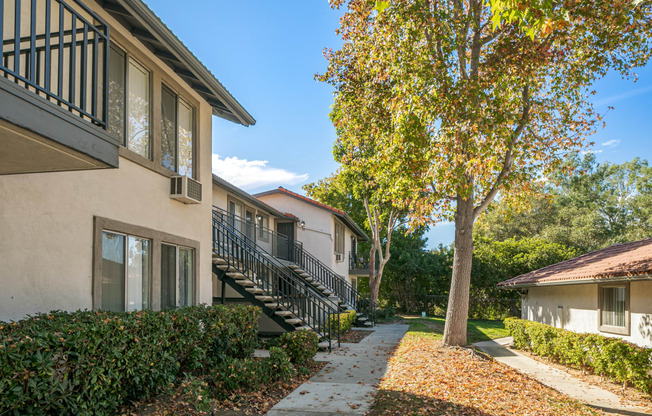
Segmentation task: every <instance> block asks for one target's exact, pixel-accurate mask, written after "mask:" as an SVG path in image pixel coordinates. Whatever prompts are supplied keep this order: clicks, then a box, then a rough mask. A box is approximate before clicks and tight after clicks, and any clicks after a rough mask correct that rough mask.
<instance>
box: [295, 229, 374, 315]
mask: <svg viewBox="0 0 652 416" xmlns="http://www.w3.org/2000/svg"><path fill="white" fill-rule="evenodd" d="M290 247H291V251H292V253H293V254H292V258H293V261H294V263H296V264H297V265H299V266H300V267H301V268H302V269H303V270H305V271H306V272H308V273H309V274H310V275H311V276H312V277H313V278H314V279H315V280H317V281H318V282H319V283H321V284H322V285H324V286H326V287H327V288H328V289H330V290H331V291H332V292H333V295H335V296H337V297H338V298H340V299H341V300H342V301H344V302H346V303H347V304H349V305H350V306H351V307H352V308H354V309H355V310H356V311H357V312H359V313H366V314H368V316H369V318H370V319H371V320H372V321H375V317H376V304H375V303H374V302H372V301H371V299H369V298H368V297H366V296H364V295H362V294H361V293H360V292H358V290H357V289H356V288H354V287H353V286H352V285H351V284H350V283H349V282H348V281H346V279H345V278H344V277H342V276H340V275H339V274H337V273H335V272H334V271H333V270H331V269H330V268H329V267H328V266H326V265H325V264H324V263H322V262H321V261H320V260H319V259H318V258H316V257H315V256H313V255H312V254H310V253H309V252H308V251H306V250H305V249H304V248H303V245H301V244H293V243H292V242H290Z"/></svg>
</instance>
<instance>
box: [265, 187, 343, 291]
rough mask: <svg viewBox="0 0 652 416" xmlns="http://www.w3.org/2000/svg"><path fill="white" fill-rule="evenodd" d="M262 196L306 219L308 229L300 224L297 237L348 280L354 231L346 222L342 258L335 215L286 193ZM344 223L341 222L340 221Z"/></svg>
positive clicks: (307, 248)
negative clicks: (336, 239) (338, 256)
mask: <svg viewBox="0 0 652 416" xmlns="http://www.w3.org/2000/svg"><path fill="white" fill-rule="evenodd" d="M259 199H260V200H261V201H263V202H265V203H266V204H268V205H271V206H273V207H274V208H276V209H278V210H279V211H281V212H289V213H291V214H293V215H295V216H296V217H298V218H299V220H300V221H305V223H306V226H305V229H302V228H301V227H299V226H298V224H297V227H296V229H297V231H296V238H297V240H298V241H301V242H302V243H303V247H304V248H305V249H306V250H308V251H309V252H310V253H311V254H312V255H313V256H315V257H317V258H318V259H319V260H320V261H321V262H322V263H324V264H325V265H327V266H328V267H330V268H331V269H332V270H333V271H334V272H335V273H337V274H339V275H341V276H344V277H345V278H347V279H349V281H350V277H349V263H348V255H349V251H351V235H352V234H353V233H352V232H351V230H350V229H349V228H348V227H347V226H346V224H344V223H342V225H344V231H345V235H344V257H343V261H341V262H338V261H336V259H335V246H334V236H335V222H336V221H337V220H336V217H335V215H333V214H332V213H330V212H329V211H327V210H325V209H322V208H319V207H316V206H314V205H311V204H309V203H306V202H302V201H300V200H298V199H296V198H293V197H291V196H287V195H283V194H270V195H264V196H260V197H259ZM340 222H341V221H340Z"/></svg>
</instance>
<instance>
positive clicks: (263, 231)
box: [257, 214, 269, 241]
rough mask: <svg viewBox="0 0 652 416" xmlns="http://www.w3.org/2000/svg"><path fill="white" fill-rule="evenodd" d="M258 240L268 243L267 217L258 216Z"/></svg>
mask: <svg viewBox="0 0 652 416" xmlns="http://www.w3.org/2000/svg"><path fill="white" fill-rule="evenodd" d="M257 220H258V238H259V239H261V240H262V241H269V231H268V229H269V217H268V216H266V215H261V214H258V217H257Z"/></svg>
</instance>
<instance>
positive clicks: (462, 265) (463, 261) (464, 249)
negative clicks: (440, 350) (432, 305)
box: [444, 197, 474, 346]
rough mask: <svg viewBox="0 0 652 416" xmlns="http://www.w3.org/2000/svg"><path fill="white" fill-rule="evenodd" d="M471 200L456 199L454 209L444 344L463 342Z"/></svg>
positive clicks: (464, 337)
mask: <svg viewBox="0 0 652 416" xmlns="http://www.w3.org/2000/svg"><path fill="white" fill-rule="evenodd" d="M473 220H474V218H473V200H472V199H468V200H465V199H462V198H459V197H458V198H457V207H456V210H455V253H454V257H453V278H452V279H451V289H450V294H449V296H448V309H447V310H446V325H445V327H444V345H448V346H463V345H466V324H467V318H468V315H469V288H470V286H471V263H472V261H473Z"/></svg>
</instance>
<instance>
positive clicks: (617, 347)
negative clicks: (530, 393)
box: [505, 318, 652, 394]
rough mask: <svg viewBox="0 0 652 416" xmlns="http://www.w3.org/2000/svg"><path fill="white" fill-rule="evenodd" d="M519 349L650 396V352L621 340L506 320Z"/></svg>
mask: <svg viewBox="0 0 652 416" xmlns="http://www.w3.org/2000/svg"><path fill="white" fill-rule="evenodd" d="M505 327H506V328H507V329H508V330H509V332H510V334H511V335H512V337H514V345H515V346H516V348H518V349H526V350H530V351H532V353H534V354H536V355H540V356H544V357H548V358H550V359H552V360H555V361H557V362H559V363H562V364H566V365H569V366H572V367H576V368H579V369H581V370H583V371H585V370H589V371H592V372H594V373H595V374H599V375H601V376H605V377H608V378H610V379H612V380H614V381H618V382H620V383H623V386H625V385H627V384H631V385H632V386H634V387H635V388H637V389H639V390H641V391H643V392H645V393H648V394H652V376H650V375H649V373H652V349H650V348H643V347H640V346H638V345H635V344H632V343H629V342H627V341H624V340H622V339H620V338H611V337H605V336H602V335H597V334H579V333H575V332H572V331H567V330H563V329H559V328H554V327H551V326H549V325H544V324H540V323H538V322H532V321H526V320H521V319H516V318H508V319H506V320H505Z"/></svg>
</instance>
